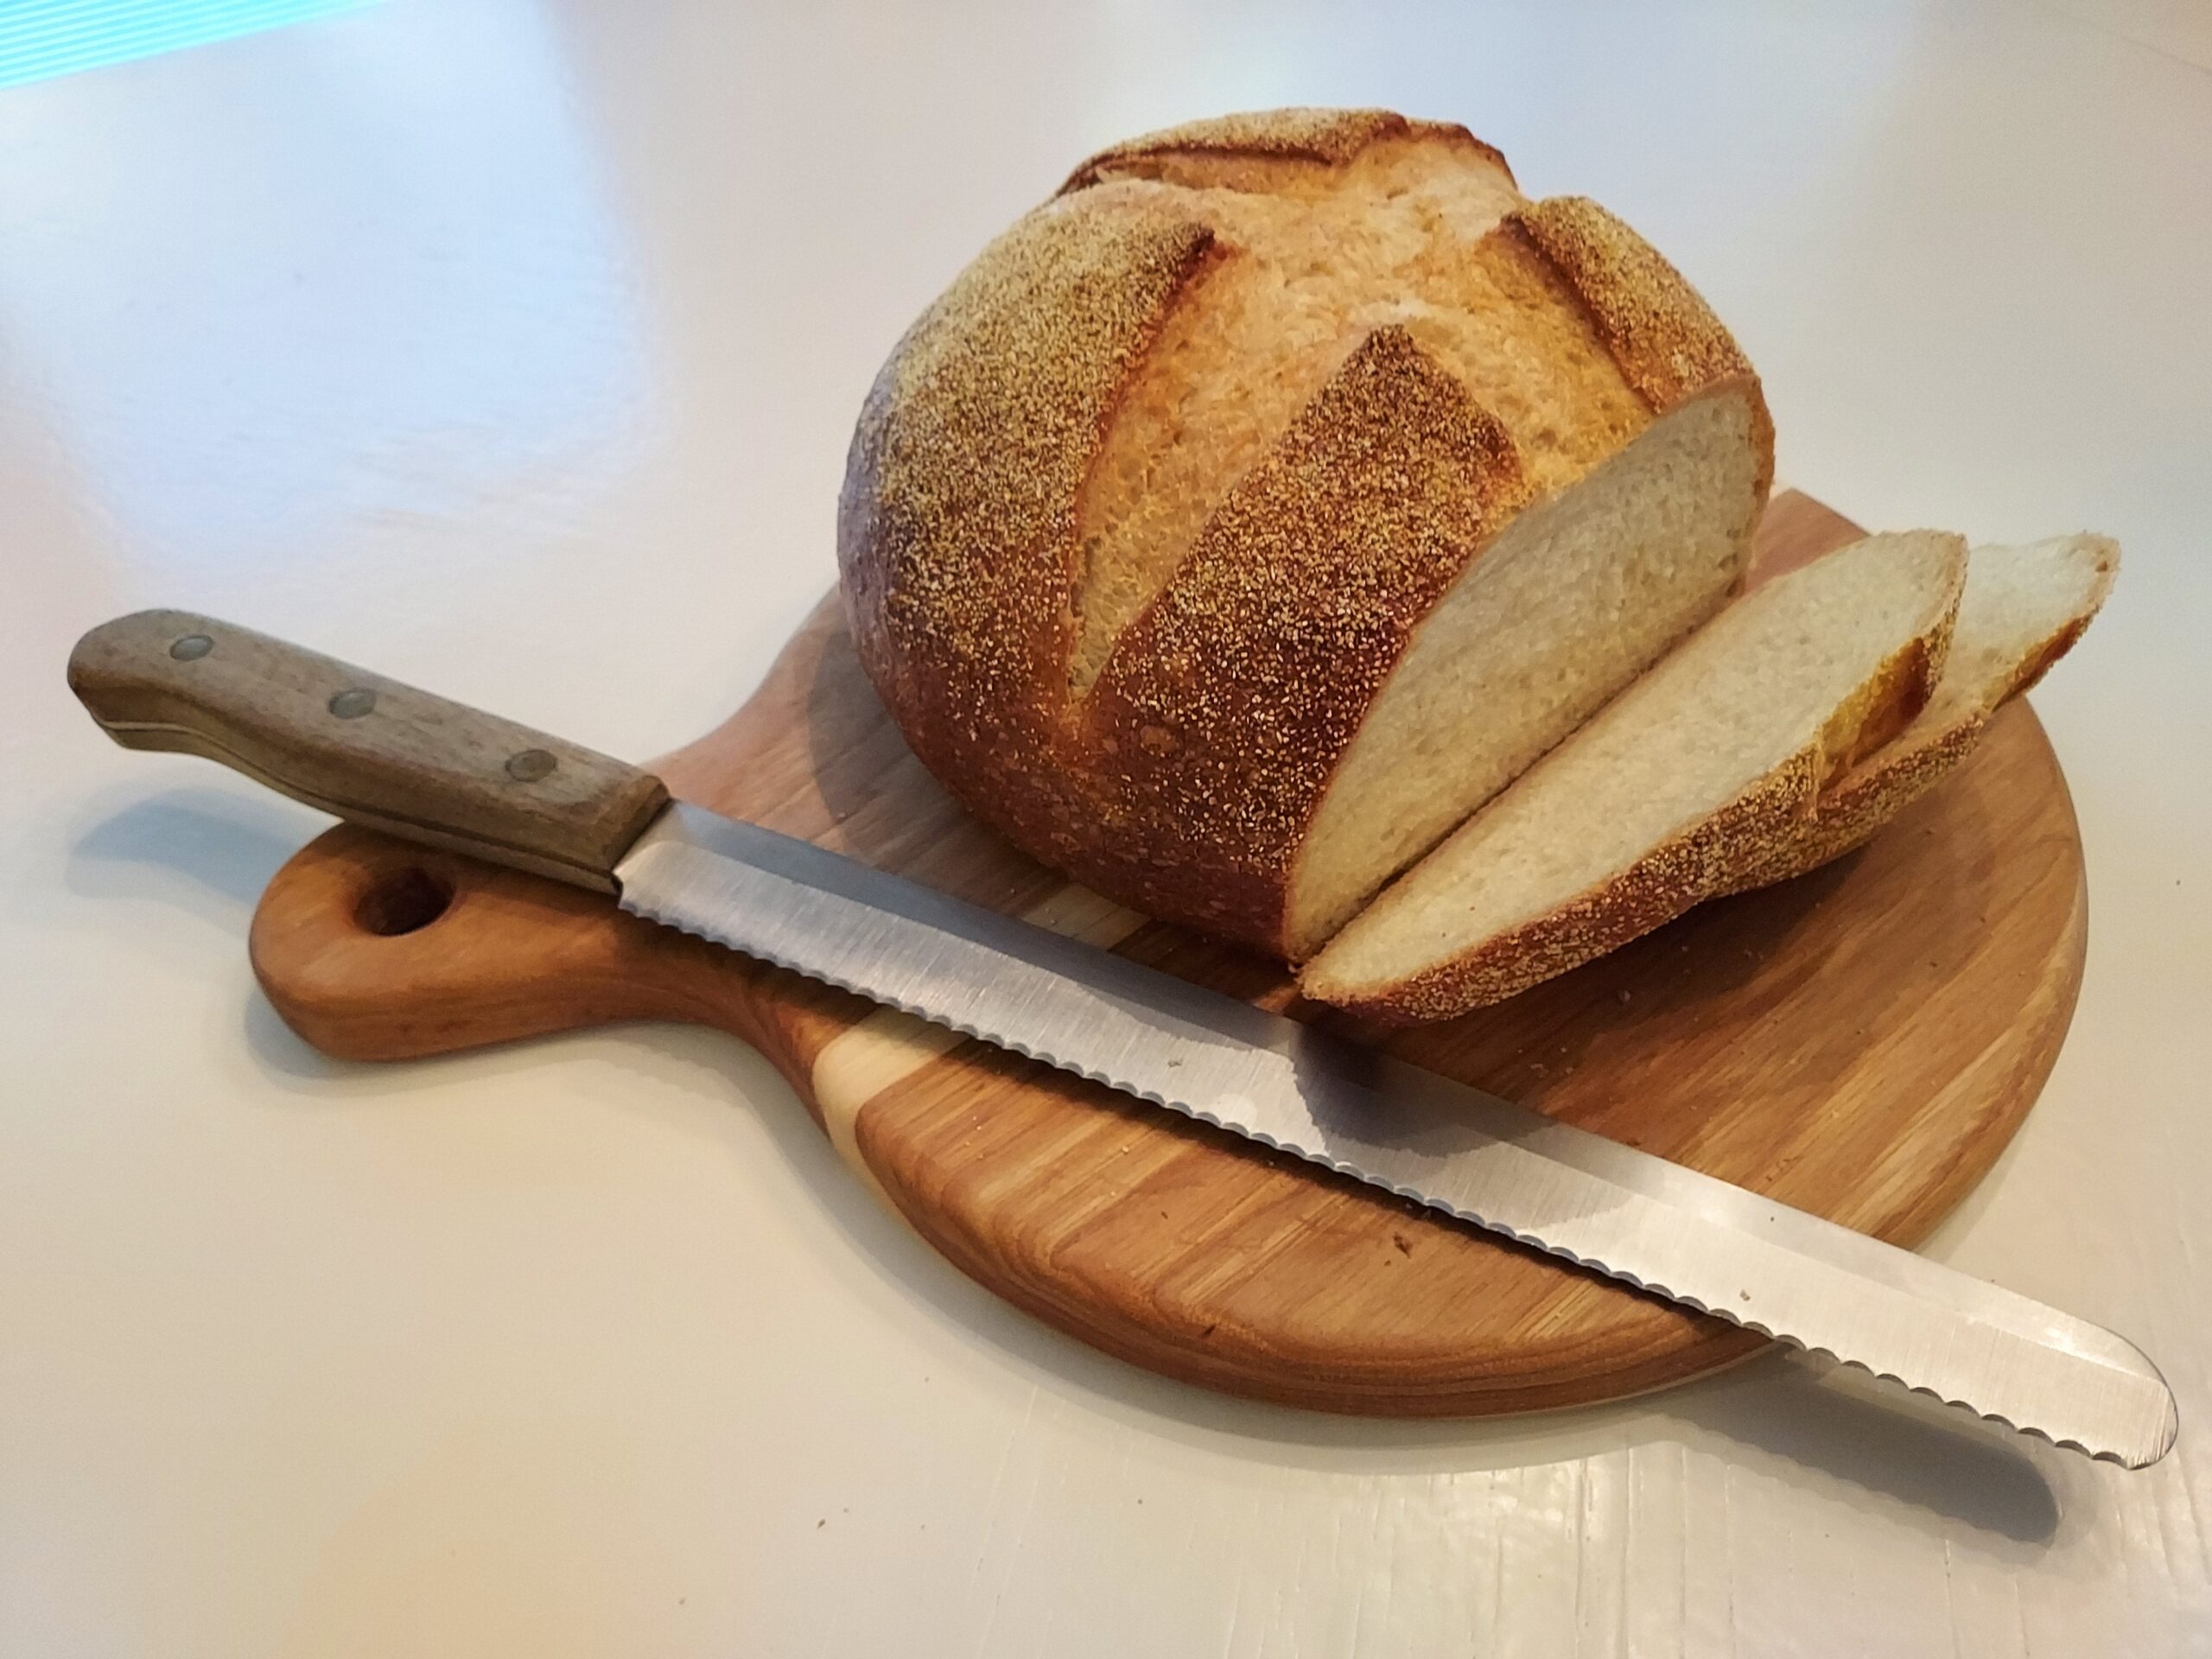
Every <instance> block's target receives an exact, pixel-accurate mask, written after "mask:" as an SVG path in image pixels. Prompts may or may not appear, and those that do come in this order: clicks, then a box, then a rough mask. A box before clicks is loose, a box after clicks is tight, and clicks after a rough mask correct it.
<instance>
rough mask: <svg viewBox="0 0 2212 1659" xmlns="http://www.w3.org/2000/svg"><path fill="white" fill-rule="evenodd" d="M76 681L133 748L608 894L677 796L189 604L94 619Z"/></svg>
mask: <svg viewBox="0 0 2212 1659" xmlns="http://www.w3.org/2000/svg"><path fill="white" fill-rule="evenodd" d="M69 686H70V689H71V690H73V691H74V692H75V693H76V694H77V696H78V697H79V700H80V701H82V702H83V703H84V705H85V707H86V708H87V709H90V710H91V711H92V718H93V719H94V720H96V721H99V723H100V725H101V726H102V728H105V730H106V732H107V734H108V735H109V736H110V737H112V738H113V739H114V740H115V741H117V742H118V743H120V744H122V745H123V746H124V747H125V748H127V749H170V750H178V751H181V752H182V753H187V754H198V755H205V756H206V757H207V759H208V760H219V761H221V762H222V763H223V764H224V765H225V766H232V767H235V768H236V769H237V770H238V771H239V772H244V773H245V775H246V776H247V777H249V778H252V779H257V781H259V782H261V783H264V784H266V785H269V787H270V788H271V789H274V790H278V791H282V792H283V793H284V794H286V795H289V796H290V797H292V798H293V799H295V800H299V801H305V802H306V803H307V804H308V805H309V806H315V807H320V808H321V810H324V811H326V812H334V813H336V814H337V815H338V816H339V817H341V818H346V819H350V820H351V821H352V822H353V823H361V824H366V825H368V826H370V827H371V828H372V829H382V830H385V831H387V832H389V833H390V834H392V835H395V836H404V837H406V838H407V839H409V840H410V841H419V842H428V843H429V844H430V845H431V846H434V847H445V848H450V849H453V850H454V851H455V852H461V853H469V854H473V855H475V856H477V857H479V858H485V859H489V860H491V861H493V863H497V864H505V865H510V866H512V867H513V868H516V869H520V870H528V871H531V872H532V873H533V874H538V875H550V876H554V877H556V878H557V879H559V880H563V881H569V882H573V883H574V884H575V885H576V886H578V887H592V888H595V889H597V890H598V891H600V892H602V893H612V892H613V891H614V878H613V870H614V866H615V864H616V863H617V862H618V861H620V859H621V857H622V855H623V854H624V853H626V852H627V851H628V850H629V849H630V844H631V843H632V842H634V841H635V840H636V839H637V838H638V836H639V834H640V833H641V832H642V831H643V830H644V829H645V825H646V824H647V823H650V822H651V821H652V817H653V815H654V814H655V813H656V812H658V811H659V810H660V809H661V807H662V805H663V804H664V803H665V802H666V801H667V799H668V791H667V790H666V789H665V788H664V787H663V785H662V784H661V781H660V779H658V778H656V777H654V776H653V775H652V773H651V772H642V771H640V770H639V768H637V767H635V766H625V765H624V764H623V763H622V762H620V760H609V759H608V758H607V756H605V755H603V754H595V753H593V752H592V751H591V750H589V749H583V748H578V747H576V746H575V744H573V743H563V741H561V740H560V739H558V738H554V737H548V736H546V735H545V734H543V733H542V732H534V731H531V729H530V728H528V727H526V726H518V725H515V724H514V723H512V721H505V720H500V719H499V718H497V717H496V716H494V715H486V714H482V713H480V712H479V711H477V710H476V709H469V708H466V707H464V706H462V705H461V704H460V703H457V702H447V701H446V700H445V699H444V698H442V697H435V696H431V695H430V694H429V693H428V692H426V691H417V690H415V689H414V687H412V686H408V685H402V684H400V683H398V682H397V681H396V680H387V679H385V677H383V676H382V675H378V674H371V673H368V672H365V671H363V670H361V669H358V668H353V667H351V666H349V665H348V664H345V663H341V662H338V661H335V660H334V659H333V658H328V657H321V656H318V655H316V654H315V652H311V651H302V649H301V648H300V647H299V646H297V645H287V644H285V643H284V642H283V640H281V639H270V638H269V637H268V636H267V635H266V634H259V633H255V632H252V631H251V630H250V629H246V628H240V627H234V626H232V625H231V624H229V623H227V622H218V621H216V620H213V618H210V617H205V616H194V615H192V614H191V613H188V612H185V611H140V612H138V613H137V614H136V615H132V616H124V617H118V619H116V620H114V621H112V622H106V623H103V624H101V625H100V626H99V627H97V628H94V629H93V630H92V632H90V633H88V634H86V636H85V637H84V638H83V639H79V641H78V642H77V648H76V650H74V651H73V652H71V653H70V654H69Z"/></svg>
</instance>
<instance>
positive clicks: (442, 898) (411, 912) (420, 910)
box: [353, 864, 453, 939]
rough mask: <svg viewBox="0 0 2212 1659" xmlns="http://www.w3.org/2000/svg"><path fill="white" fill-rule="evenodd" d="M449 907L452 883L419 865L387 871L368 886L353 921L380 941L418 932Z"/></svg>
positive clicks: (451, 899) (451, 900)
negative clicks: (376, 936) (380, 939)
mask: <svg viewBox="0 0 2212 1659" xmlns="http://www.w3.org/2000/svg"><path fill="white" fill-rule="evenodd" d="M452 904H453V884H452V883H451V882H449V881H448V880H445V879H444V878H443V877H442V876H437V875H433V874H431V873H430V872H429V871H428V870H426V869H423V868H422V867H421V866H420V865H414V864H410V865H408V866H405V867H404V868H400V869H397V870H387V871H385V873H384V874H381V875H379V876H378V877H377V879H376V880H374V881H372V882H371V883H370V884H369V889H368V891H367V892H366V893H363V894H362V895H361V902H360V904H359V906H356V907H355V909H354V912H353V916H354V919H355V920H356V921H358V922H359V923H360V925H362V926H363V927H364V928H365V929H366V930H367V931H370V932H372V933H374V934H376V935H378V937H379V938H387V939H390V938H397V937H399V936H400V935H401V934H403V933H414V932H419V931H421V930H422V929H423V928H426V927H428V926H429V925H430V924H431V923H432V922H435V921H436V920H437V919H438V918H439V917H441V916H442V915H444V914H445V913H446V911H447V909H448V907H449V906H451V905H452Z"/></svg>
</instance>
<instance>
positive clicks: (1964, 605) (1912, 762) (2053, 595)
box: [1730, 536, 2120, 892]
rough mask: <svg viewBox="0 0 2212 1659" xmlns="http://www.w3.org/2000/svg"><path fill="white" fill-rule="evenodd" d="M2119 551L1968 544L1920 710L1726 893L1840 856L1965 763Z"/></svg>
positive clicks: (2099, 542)
mask: <svg viewBox="0 0 2212 1659" xmlns="http://www.w3.org/2000/svg"><path fill="white" fill-rule="evenodd" d="M2119 571H2120V544H2119V543H2117V542H2114V541H2113V540H2111V539H2110V538H2109V537H2103V536H2061V537H2056V538H2055V539H2053V540H2050V541H2047V542H2037V543H2032V544H2031V545H2029V546H2026V547H1978V548H1975V549H1974V550H1973V552H1971V553H1969V554H1968V555H1967V585H1966V591H1965V593H1964V594H1961V597H1960V600H1959V620H1958V625H1957V626H1956V627H1955V629H1954V630H1953V631H1952V634H1951V652H1950V656H1949V658H1948V660H1947V661H1946V662H1945V664H1944V665H1943V674H1942V678H1941V679H1940V680H1939V681H1938V682H1937V683H1936V693H1935V695H1934V696H1931V697H1930V698H1929V700H1928V707H1927V708H1925V709H1923V710H1921V712H1920V716H1919V718H1918V719H1916V720H1915V721H1913V722H1912V724H1911V725H1910V726H1908V727H1907V728H1905V729H1904V732H1902V733H1901V734H1898V736H1897V738H1896V740H1895V741H1891V742H1890V743H1887V744H1885V745H1884V746H1883V747H1881V748H1880V749H1878V750H1877V751H1876V752H1875V753H1873V754H1872V755H1870V756H1868V757H1867V759H1866V760H1864V761H1862V762H1861V763H1860V764H1859V765H1858V766H1853V768H1852V769H1851V770H1850V771H1849V772H1846V773H1845V774H1844V775H1843V776H1842V777H1841V778H1840V779H1837V780H1836V782H1835V783H1834V785H1831V786H1830V787H1829V788H1828V789H1827V791H1825V792H1824V793H1823V794H1822V795H1821V798H1820V804H1819V805H1818V807H1817V808H1816V809H1815V811H1814V815H1813V817H1811V818H1810V819H1809V820H1808V821H1806V822H1805V823H1802V824H1800V825H1799V826H1797V828H1796V831H1795V832H1794V833H1793V834H1791V835H1790V836H1788V837H1786V838H1785V839H1784V840H1783V842H1782V843H1781V844H1780V845H1778V846H1777V847H1776V848H1775V849H1773V851H1772V853H1771V855H1770V856H1769V857H1767V858H1766V859H1765V860H1764V861H1761V862H1759V863H1758V864H1757V865H1755V866H1754V867H1753V868H1751V869H1749V870H1747V871H1745V873H1744V875H1743V877H1742V879H1741V880H1738V881H1737V882H1736V883H1735V884H1734V885H1733V886H1732V887H1731V889H1730V891H1732V892H1741V891H1743V890H1745V889H1746V888H1750V887H1766V886H1768V885H1769V884H1770V883H1772V882H1776V881H1784V880H1789V878H1790V877H1791V876H1794V875H1802V874H1804V873H1805V872H1806V871H1808V870H1810V869H1814V868H1817V867H1818V866H1820V865H1822V864H1825V863H1827V861H1829V860H1830V859H1833V858H1840V857H1841V856H1842V855H1844V854H1846V853H1847V852H1850V851H1851V850H1852V849H1853V848H1855V847H1859V846H1861V845H1863V844H1864V843H1865V842H1866V840H1867V838H1868V837H1869V836H1872V835H1873V833H1874V832H1875V831H1876V830H1877V829H1880V828H1881V827H1882V826H1883V825H1884V824H1885V823H1888V822H1889V821H1890V820H1891V818H1893V817H1897V814H1898V813H1899V812H1902V811H1903V810H1904V809H1905V808H1906V807H1908V806H1910V805H1911V804H1912V803H1913V802H1914V801H1916V800H1917V799H1919V798H1920V797H1921V796H1922V795H1923V794H1925V793H1926V792H1927V791H1928V790H1929V788H1930V787H1931V786H1932V785H1934V784H1935V783H1936V780H1937V779H1941V778H1942V776H1943V775H1944V774H1945V773H1947V772H1949V771H1950V770H1951V768H1952V767H1954V766H1956V765H1958V763H1959V762H1960V761H1961V760H1964V759H1965V758H1966V756H1967V753H1970V752H1971V751H1972V750H1973V748H1974V745H1975V744H1976V743H1978V742H1979V741H1980V739H1981V734H1982V730H1983V728H1985V727H1986V725H1987V724H1988V721H1989V717H1990V715H1993V714H1994V713H1995V712H1996V711H1997V709H1998V708H1999V705H2000V704H2002V703H2005V702H2009V701H2010V700H2011V699H2012V698H2014V697H2016V696H2019V695H2020V694H2021V693H2022V692H2024V691H2025V690H2027V689H2028V688H2029V687H2030V686H2031V685H2033V684H2034V683H2036V682H2037V680H2040V679H2041V678H2042V677H2044V673H2045V672H2046V671H2049V669H2050V665H2051V664H2053V663H2055V662H2056V661H2057V660H2058V659H2059V658H2061V657H2063V656H2064V655H2065V654H2066V653H2067V652H2069V651H2070V650H2071V649H2073V645H2074V642H2075V640H2076V639H2080V638H2081V637H2082V632H2083V630H2085V629H2086V628H2088V626H2089V621H2090V619H2091V618H2093V617H2094V616H2095V615H2096V613H2097V611H2098V608H2099V607H2101V606H2102V605H2103V603H2104V602H2105V595H2106V594H2108V593H2110V592H2111V591H2112V584H2113V577H2114V576H2115V575H2118V574H2119Z"/></svg>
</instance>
